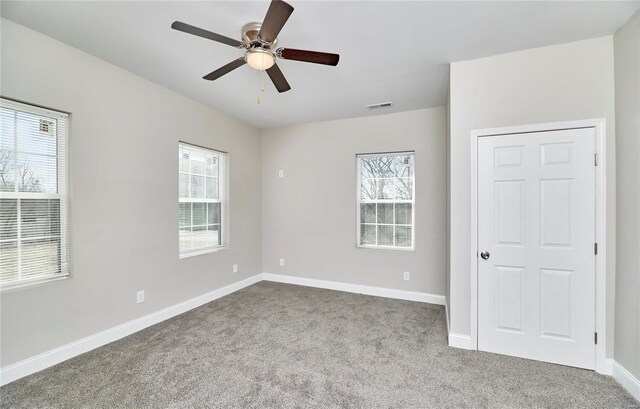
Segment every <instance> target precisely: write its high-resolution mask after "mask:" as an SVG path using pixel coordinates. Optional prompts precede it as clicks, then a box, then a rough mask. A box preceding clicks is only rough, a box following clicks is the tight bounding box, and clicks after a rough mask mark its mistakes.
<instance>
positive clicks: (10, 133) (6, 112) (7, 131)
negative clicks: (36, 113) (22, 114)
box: [0, 108, 16, 150]
mask: <svg viewBox="0 0 640 409" xmlns="http://www.w3.org/2000/svg"><path fill="white" fill-rule="evenodd" d="M14 112H15V111H14V110H12V109H7V108H1V109H0V149H8V150H13V149H14V146H15V140H16V135H15V132H16V129H15V119H14Z"/></svg>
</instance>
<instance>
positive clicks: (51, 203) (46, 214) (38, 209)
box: [20, 199, 60, 238]
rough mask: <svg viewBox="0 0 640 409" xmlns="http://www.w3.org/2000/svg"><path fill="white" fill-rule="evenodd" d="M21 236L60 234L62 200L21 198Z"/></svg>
mask: <svg viewBox="0 0 640 409" xmlns="http://www.w3.org/2000/svg"><path fill="white" fill-rule="evenodd" d="M20 223H21V224H20V229H21V237H22V238H28V237H47V236H59V235H60V200H57V199H55V200H48V199H20Z"/></svg>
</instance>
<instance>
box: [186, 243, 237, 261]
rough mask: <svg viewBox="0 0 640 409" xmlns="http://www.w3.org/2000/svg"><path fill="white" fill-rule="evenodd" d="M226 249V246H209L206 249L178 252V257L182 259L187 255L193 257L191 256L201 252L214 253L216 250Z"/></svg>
mask: <svg viewBox="0 0 640 409" xmlns="http://www.w3.org/2000/svg"><path fill="white" fill-rule="evenodd" d="M226 249H227V246H220V247H210V248H206V249H201V250H195V251H190V252H188V253H180V255H179V258H180V259H183V258H188V257H193V256H199V255H201V254H208V253H216V252H218V251H222V250H226Z"/></svg>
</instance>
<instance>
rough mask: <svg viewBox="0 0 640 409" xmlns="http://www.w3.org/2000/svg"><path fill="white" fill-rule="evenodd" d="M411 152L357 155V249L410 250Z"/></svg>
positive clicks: (411, 208) (412, 183)
mask: <svg viewBox="0 0 640 409" xmlns="http://www.w3.org/2000/svg"><path fill="white" fill-rule="evenodd" d="M413 157H414V154H413V153H412V152H407V153H389V154H374V155H358V158H357V160H358V169H359V180H360V186H359V189H360V192H359V195H358V197H359V204H358V215H359V220H358V222H359V224H358V229H359V234H358V245H359V246H361V247H387V248H412V247H413V203H414V197H413V196H414V195H413V191H414V170H413Z"/></svg>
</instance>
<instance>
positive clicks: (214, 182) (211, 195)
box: [207, 177, 219, 199]
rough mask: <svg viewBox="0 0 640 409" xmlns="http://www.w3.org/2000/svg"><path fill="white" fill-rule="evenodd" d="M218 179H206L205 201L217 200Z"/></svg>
mask: <svg viewBox="0 0 640 409" xmlns="http://www.w3.org/2000/svg"><path fill="white" fill-rule="evenodd" d="M218 196H219V195H218V178H209V177H208V178H207V199H217V198H218Z"/></svg>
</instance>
